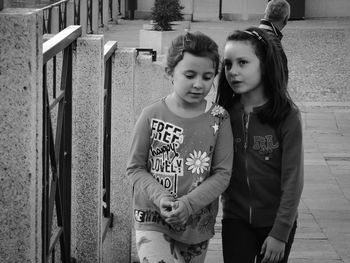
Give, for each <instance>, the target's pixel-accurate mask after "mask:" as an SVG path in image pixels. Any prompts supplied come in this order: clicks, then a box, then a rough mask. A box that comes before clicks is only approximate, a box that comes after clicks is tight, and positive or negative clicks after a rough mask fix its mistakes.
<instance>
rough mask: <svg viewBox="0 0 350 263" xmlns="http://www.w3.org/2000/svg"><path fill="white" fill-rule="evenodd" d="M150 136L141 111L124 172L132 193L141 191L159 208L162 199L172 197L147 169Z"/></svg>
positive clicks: (149, 130)
mask: <svg viewBox="0 0 350 263" xmlns="http://www.w3.org/2000/svg"><path fill="white" fill-rule="evenodd" d="M150 136H151V129H150V124H149V117H148V114H147V113H146V112H145V111H142V113H141V115H140V117H139V119H138V120H137V122H136V124H135V128H134V131H133V135H132V141H131V146H130V150H129V156H128V162H127V167H126V172H127V176H128V178H129V180H130V182H131V184H132V187H133V191H134V192H137V191H143V192H144V193H145V194H146V196H148V197H149V199H150V200H151V201H152V202H153V203H154V204H155V205H156V206H157V207H159V203H160V199H161V198H162V197H171V196H172V195H171V194H170V192H169V191H168V190H166V189H165V188H164V187H163V186H162V185H161V184H159V183H158V182H157V180H156V179H155V178H154V177H153V176H152V174H151V173H150V172H149V171H148V169H147V162H148V153H149V147H150Z"/></svg>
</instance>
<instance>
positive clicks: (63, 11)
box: [42, 0, 68, 34]
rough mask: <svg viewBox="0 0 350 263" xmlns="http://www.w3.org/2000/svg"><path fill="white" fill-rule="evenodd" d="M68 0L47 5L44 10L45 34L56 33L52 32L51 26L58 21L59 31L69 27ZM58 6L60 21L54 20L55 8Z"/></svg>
mask: <svg viewBox="0 0 350 263" xmlns="http://www.w3.org/2000/svg"><path fill="white" fill-rule="evenodd" d="M67 2H68V0H62V1H59V2H57V3H54V4H51V5H48V6H45V7H44V8H42V10H43V34H51V33H56V32H52V30H51V28H52V25H53V23H57V22H58V31H61V30H63V29H64V28H66V27H67ZM55 7H58V21H55V22H54V21H53V9H54V8H55Z"/></svg>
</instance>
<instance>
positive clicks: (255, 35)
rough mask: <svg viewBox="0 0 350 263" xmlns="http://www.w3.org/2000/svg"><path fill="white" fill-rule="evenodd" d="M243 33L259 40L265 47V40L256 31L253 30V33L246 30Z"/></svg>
mask: <svg viewBox="0 0 350 263" xmlns="http://www.w3.org/2000/svg"><path fill="white" fill-rule="evenodd" d="M243 32H244V33H246V34H248V35H251V36H253V37H255V38H257V39H258V40H259V41H260V42H262V43H263V44H264V45H266V42H265V40H264V39H263V38H262V36H260V35H259V33H258V32H256V31H254V30H253V31H247V30H245V31H243Z"/></svg>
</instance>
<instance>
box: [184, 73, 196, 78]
mask: <svg viewBox="0 0 350 263" xmlns="http://www.w3.org/2000/svg"><path fill="white" fill-rule="evenodd" d="M185 76H186V78H188V79H192V78H193V77H194V74H189V73H187V74H185Z"/></svg>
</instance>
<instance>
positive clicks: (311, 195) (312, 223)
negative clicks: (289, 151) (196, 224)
mask: <svg viewBox="0 0 350 263" xmlns="http://www.w3.org/2000/svg"><path fill="white" fill-rule="evenodd" d="M143 23H147V22H146V21H140V20H134V21H128V20H120V21H119V24H117V25H113V26H110V28H109V30H108V31H106V32H105V40H106V41H107V40H117V41H118V42H119V46H120V47H138V37H139V33H138V31H139V29H141V28H142V24H143ZM254 24H257V21H248V22H237V21H235V22H232V21H231V22H229V21H210V22H194V23H192V25H191V27H192V31H196V30H199V31H202V32H203V33H206V34H208V35H210V36H211V37H212V38H213V39H214V40H215V41H217V43H218V44H219V46H220V47H222V46H223V43H224V38H225V37H226V35H227V34H228V33H229V32H231V31H232V30H234V29H235V28H244V27H247V26H250V25H254ZM300 27H302V28H308V29H311V32H312V28H315V27H318V28H328V29H332V28H346V30H348V28H350V19H347V20H310V21H291V22H289V24H288V29H289V30H291V31H292V30H298V28H300ZM348 32H349V31H348ZM286 34H287V33H286ZM327 41H330V40H329V39H325V40H324V42H322V41H321V43H320V44H321V47H320V48H319V50H320V51H322V50H323V51H324V50H326V49H327V48H328V46H326V45H324V44H325V43H326V42H327ZM317 43H319V41H316V44H317ZM347 43H349V38H347ZM308 44H309V43H301V48H302V49H303V45H305V46H306V45H308ZM313 44H315V43H313ZM342 44H343V43H340V45H342ZM312 48H313V49H315V47H312ZM330 48H332V49H333V48H334V45H331V46H330ZM300 51H301V52H302V50H301V49H300ZM327 52H328V50H327ZM342 52H344V50H343V51H342ZM287 55H288V56H289V57H291V56H293V55H294V53H293V52H290V53H289V54H287ZM306 55H307V54H305V55H304V54H303V56H306ZM326 55H327V54H326ZM328 56H329V54H328ZM299 57H300V54H299ZM320 57H322V56H318V57H315V56H313V57H311V58H310V59H312V61H308V62H309V63H310V65H314V64H315V65H316V64H320V63H323V61H322V62H320V60H319V59H320ZM342 57H344V56H342ZM298 59H299V58H298ZM343 59H344V58H343ZM298 61H299V60H298ZM298 61H296V62H298ZM306 61H307V60H306ZM343 61H345V64H347V63H349V61H350V60H349V54H348V51H347V58H345V60H343ZM313 63H314V64H313ZM300 64H301V63H299V62H298V63H295V64H293V61H292V63H291V67H292V68H291V69H290V70H291V77H292V78H293V77H294V76H295V75H293V71H296V70H297V69H298V67H299V66H300ZM310 65H309V67H310ZM334 65H335V67H337V66H338V67H340V70H338V69H337V68H335V69H334V67H333V66H332V67H331V68H330V70H334V71H335V72H337V73H339V75H334V78H339V83H343V84H342V85H343V86H340V88H339V86H337V87H338V91H337V90H336V89H334V93H337V92H340V91H339V89H344V88H343V87H345V89H346V90H347V91H348V90H349V84H350V74H349V71H348V67H347V70H345V69H344V68H342V67H344V63H342V61H340V62H339V61H338V62H337V63H335V64H334ZM327 67H328V66H327ZM311 69H312V66H311ZM326 73H327V72H326V71H321V72H316V73H315V76H313V75H312V74H311V75H310V76H307V77H304V76H303V77H299V78H300V82H298V86H300V88H301V89H303V88H304V87H306V85H307V86H312V85H315V88H316V89H317V87H318V85H316V84H319V85H322V83H320V78H321V77H322V74H326ZM299 75H300V74H299V73H298V74H297V76H295V77H298V76H299ZM312 78H314V79H312ZM334 78H333V79H332V78H326V81H328V83H326V84H327V85H329V86H336V85H335V84H334ZM310 79H311V80H312V81H314V82H310V81H311V80H310ZM317 80H318V81H319V82H317ZM308 81H309V82H308ZM322 81H323V80H322ZM332 81H333V82H332ZM300 83H301V84H303V83H304V85H305V86H303V85H300ZM316 92H317V90H316ZM332 98H335V100H336V101H334V102H333V101H332ZM303 99H305V101H313V99H312V98H311V99H310V98H303V97H300V98H298V100H300V101H304V100H303ZM321 99H322V97H321ZM329 100H330V101H331V102H328V103H325V102H319V103H311V102H298V105H299V106H300V108H301V110H302V114H303V122H304V123H303V124H304V144H305V186H304V191H303V195H302V200H301V204H300V207H299V222H298V229H297V234H296V239H295V243H294V246H293V250H292V252H291V260H290V262H291V263H340V262H345V263H350V96H348V97H345V98H344V97H342V96H338V97H337V96H334V97H331V98H330V99H329ZM329 100H328V101H329ZM323 101H324V100H323ZM337 101H343V102H337ZM220 216H221V215H220V214H219V216H218V219H217V221H218V223H217V226H216V230H217V234H216V236H215V237H214V238H213V239H212V240H211V242H210V247H209V252H208V256H207V260H206V263H222V262H223V261H222V256H221V238H220V235H221V233H220V232H221V225H220V221H221V217H220Z"/></svg>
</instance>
